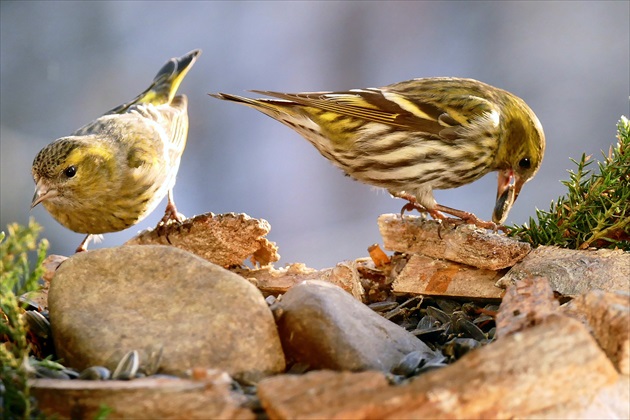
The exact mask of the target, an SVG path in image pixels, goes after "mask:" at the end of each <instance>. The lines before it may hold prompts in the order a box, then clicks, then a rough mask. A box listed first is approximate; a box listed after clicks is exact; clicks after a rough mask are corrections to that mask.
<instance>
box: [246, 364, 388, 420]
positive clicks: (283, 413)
mask: <svg viewBox="0 0 630 420" xmlns="http://www.w3.org/2000/svg"><path fill="white" fill-rule="evenodd" d="M388 386H389V383H388V381H387V379H386V378H385V376H384V375H383V373H382V372H375V371H368V372H359V373H351V372H333V371H329V370H319V371H313V372H309V373H307V374H305V375H278V376H274V377H272V378H266V379H263V380H262V381H261V382H260V383H259V384H258V397H259V398H260V402H261V404H262V406H263V407H264V408H265V411H266V413H267V414H268V415H269V417H270V418H272V419H295V418H300V419H333V418H335V417H337V416H336V414H337V413H338V411H339V410H340V409H342V410H343V407H344V406H345V405H346V404H348V401H362V402H363V404H369V399H368V398H365V397H366V396H370V395H372V394H373V393H374V392H375V391H377V390H378V389H382V388H387V387H388ZM309 396H314V397H315V398H309Z"/></svg>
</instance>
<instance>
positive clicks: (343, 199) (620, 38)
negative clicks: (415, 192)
mask: <svg viewBox="0 0 630 420" xmlns="http://www.w3.org/2000/svg"><path fill="white" fill-rule="evenodd" d="M0 12H1V13H0V18H1V24H0V41H1V51H0V64H1V96H0V98H1V133H0V136H1V154H2V157H1V187H2V188H1V190H0V194H1V195H0V223H1V226H2V228H4V226H5V225H6V224H7V223H9V222H15V221H17V222H21V223H26V222H27V221H28V218H29V204H30V200H31V198H32V194H33V188H34V184H33V181H32V179H31V174H30V168H31V163H32V160H33V158H34V156H35V155H36V153H37V152H38V151H39V150H40V149H41V148H42V147H43V146H44V145H46V144H47V143H49V142H50V141H52V140H54V139H56V138H58V137H61V136H63V135H67V134H69V133H70V132H72V131H73V130H74V129H76V128H78V127H79V126H81V125H83V124H84V123H86V122H88V121H90V120H92V119H93V118H95V117H97V116H99V115H100V114H101V113H103V112H105V111H107V110H108V109H110V108H112V107H114V106H115V105H118V104H119V103H121V102H123V101H127V100H129V99H131V98H133V97H134V96H135V95H136V94H138V93H139V92H140V91H142V90H143V89H145V88H146V86H147V85H148V84H149V83H150V81H151V80H152V78H153V76H154V74H155V73H156V72H157V70H158V69H159V68H160V66H161V65H162V64H163V63H164V62H165V61H166V60H167V59H169V58H170V57H173V56H179V55H182V54H184V53H186V52H188V51H189V50H191V49H194V48H201V49H203V55H202V56H201V57H200V60H199V61H198V62H197V64H196V65H195V67H194V68H193V69H192V71H191V72H190V73H189V75H188V76H187V78H186V79H185V80H184V83H183V84H182V86H181V87H180V92H182V93H186V94H187V95H188V96H189V100H190V104H189V114H190V120H191V127H190V133H189V142H188V148H187V150H186V152H185V153H184V156H183V159H182V166H181V168H180V171H179V177H178V183H177V185H176V187H175V199H176V203H177V206H178V208H179V210H180V211H181V212H183V213H184V214H186V215H187V216H191V215H194V214H199V213H204V212H209V211H212V212H214V213H224V212H237V213H240V212H244V213H247V214H249V215H250V216H252V217H257V218H264V219H267V220H268V221H269V222H270V223H271V226H272V231H271V234H270V235H269V238H270V239H271V240H273V241H276V242H277V243H278V245H279V247H280V253H281V254H282V257H283V258H282V260H281V261H280V263H281V264H282V263H290V262H298V261H299V262H304V263H306V264H308V265H309V266H312V267H315V268H322V267H326V266H331V265H334V264H335V263H336V262H338V261H341V260H344V259H352V258H357V257H361V256H365V255H366V254H367V253H366V248H367V247H368V246H369V245H371V244H372V243H375V242H380V236H379V233H378V229H377V226H376V218H377V217H378V215H380V214H382V213H389V212H398V211H399V210H400V207H401V206H402V204H403V202H402V201H401V200H396V199H392V198H390V197H389V196H388V195H387V194H386V193H384V192H382V191H378V190H375V189H374V188H371V187H369V186H366V185H362V184H359V183H357V182H354V181H352V180H350V179H349V178H347V177H344V176H343V175H342V173H341V171H339V170H338V169H336V168H334V167H333V166H332V165H331V164H329V163H328V162H327V161H326V160H325V159H324V158H322V157H321V156H320V155H319V154H318V153H317V152H316V150H315V149H314V148H312V146H311V145H310V144H308V143H307V142H306V141H305V140H303V139H302V138H301V137H300V136H299V135H298V134H296V133H294V132H293V131H292V130H290V129H289V128H287V127H285V126H283V125H281V124H280V123H277V122H275V121H273V120H272V119H270V118H268V117H266V116H264V115H262V114H259V113H257V112H256V111H254V110H251V109H248V108H246V107H243V106H238V105H236V104H230V103H226V102H220V101H218V100H216V99H213V98H210V97H209V96H207V95H206V93H207V92H217V91H223V92H231V93H243V92H244V91H245V90H247V89H267V90H279V91H288V92H294V91H308V90H341V89H349V88H360V87H373V86H383V85H387V84H390V83H394V82H398V81H402V80H406V79H410V78H414V77H426V76H462V77H472V78H476V79H479V80H482V81H484V82H487V83H490V84H492V85H495V86H498V87H502V88H504V89H507V90H509V91H511V92H513V93H515V94H517V95H519V96H521V97H522V98H524V99H525V100H526V101H527V103H528V104H529V105H530V106H531V107H532V108H533V109H534V111H535V112H536V113H537V115H538V117H539V118H540V120H541V122H542V124H543V126H544V128H545V132H546V136H547V153H546V155H545V160H544V162H543V165H542V168H541V170H540V172H539V173H538V175H537V177H536V178H535V179H534V180H533V181H531V182H530V183H529V184H528V185H526V187H525V188H524V190H523V192H522V194H521V196H520V198H519V200H518V201H517V202H516V205H515V207H514V208H513V209H512V212H511V214H510V217H509V219H508V223H514V222H516V223H523V222H526V221H527V220H528V218H529V217H530V216H533V215H534V214H535V209H536V208H543V209H548V207H549V203H550V201H551V200H552V199H556V198H557V197H558V196H559V195H561V194H562V193H563V191H564V189H563V187H562V185H561V184H560V182H559V180H560V179H566V178H567V173H566V170H567V169H570V168H573V166H572V164H571V163H570V161H569V157H574V158H579V156H580V155H581V154H582V153H583V152H586V153H589V154H593V155H595V156H596V157H600V156H601V155H600V153H599V152H600V150H601V149H605V150H608V148H609V146H610V145H611V144H612V143H613V142H614V141H615V138H614V135H615V124H616V122H617V121H618V119H619V117H620V115H622V114H625V115H627V114H628V112H629V110H628V95H629V91H630V87H629V83H630V82H629V73H630V69H629V49H630V46H629V43H630V42H629V38H630V24H629V21H630V13H629V2H627V1H612V2H606V1H594V2H568V1H560V2H542V1H535V2H534V1H532V2H459V1H458V2H365V3H361V2H197V1H195V2H172V3H170V2H130V1H124V2H122V1H118V2H54V1H48V2H35V1H29V2H9V1H2V2H0ZM495 188H496V175H495V174H492V175H488V176H486V177H485V178H483V179H482V180H480V181H477V182H476V183H474V184H471V185H468V186H464V187H462V188H459V189H456V190H448V191H438V192H437V194H436V197H437V199H438V202H441V203H443V204H445V205H448V206H451V207H456V208H462V209H466V210H470V211H473V212H474V213H476V214H477V215H479V216H481V217H483V218H489V217H490V214H491V212H492V207H493V204H494V196H495V191H496V189H495ZM162 210H163V205H161V206H160V209H159V210H156V211H155V212H154V213H153V214H152V215H151V216H150V217H149V218H147V219H145V220H144V221H143V222H141V223H140V224H139V225H137V226H134V227H132V228H130V229H128V230H126V231H124V232H121V233H115V234H108V235H105V239H104V242H103V243H101V244H98V245H96V246H94V245H93V246H92V248H96V247H103V246H107V247H111V246H116V245H119V244H122V243H123V242H124V241H125V240H126V239H128V238H130V237H131V236H133V235H134V234H135V233H136V232H138V231H139V230H141V229H145V228H147V227H152V226H154V225H155V224H156V223H157V221H158V220H159V218H160V217H161V216H162ZM32 215H33V216H34V217H35V219H36V220H37V221H38V222H40V223H41V224H43V226H44V228H45V232H44V235H45V236H46V237H47V238H49V240H50V241H51V244H52V248H51V252H53V253H58V254H64V255H69V254H70V253H72V252H73V250H74V249H75V247H76V246H77V245H78V243H79V242H80V241H81V239H82V235H79V234H75V233H73V232H70V231H68V230H66V229H65V228H63V227H61V226H60V225H59V224H58V223H57V222H55V221H54V219H52V217H51V216H50V215H49V214H48V213H47V212H46V211H45V210H44V209H43V207H41V206H40V207H39V208H37V209H35V210H34V211H33V212H32Z"/></svg>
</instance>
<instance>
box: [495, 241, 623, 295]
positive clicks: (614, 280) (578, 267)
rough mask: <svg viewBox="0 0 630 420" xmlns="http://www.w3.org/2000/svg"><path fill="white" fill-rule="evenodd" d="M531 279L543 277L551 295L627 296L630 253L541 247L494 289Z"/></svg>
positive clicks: (513, 269)
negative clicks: (614, 293) (620, 293)
mask: <svg viewBox="0 0 630 420" xmlns="http://www.w3.org/2000/svg"><path fill="white" fill-rule="evenodd" d="M532 275H535V276H544V277H546V278H547V279H549V284H550V285H551V288H552V289H553V290H554V291H557V292H559V293H561V294H562V295H567V296H579V295H582V294H584V293H587V292H588V291H590V290H594V289H600V290H606V291H614V290H621V291H624V292H626V293H629V292H630V282H629V281H628V279H630V253H628V252H624V251H621V250H608V249H600V250H597V251H576V250H572V249H564V248H557V247H551V246H541V247H538V248H536V249H534V250H533V251H532V252H530V253H529V255H527V257H526V258H525V259H524V260H523V261H521V262H520V263H518V264H517V265H515V266H514V267H513V268H512V269H511V270H510V271H509V272H508V273H507V274H506V275H505V277H503V278H502V279H501V280H499V282H498V283H497V285H498V286H500V287H503V288H507V287H508V286H509V285H510V284H514V283H515V282H517V281H519V280H522V279H524V278H527V277H530V276H532Z"/></svg>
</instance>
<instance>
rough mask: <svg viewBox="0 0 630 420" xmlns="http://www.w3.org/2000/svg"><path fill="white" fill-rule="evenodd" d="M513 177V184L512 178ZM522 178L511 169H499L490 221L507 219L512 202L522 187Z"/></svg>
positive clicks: (501, 221)
mask: <svg viewBox="0 0 630 420" xmlns="http://www.w3.org/2000/svg"><path fill="white" fill-rule="evenodd" d="M513 179H514V184H512V180H513ZM523 184H525V182H523V180H522V178H521V177H520V176H519V175H518V174H515V173H514V171H513V170H512V169H503V170H501V171H499V184H498V186H497V201H496V203H495V204H494V211H493V212H492V221H493V222H494V223H497V224H502V223H503V222H505V219H507V215H508V213H509V212H510V209H511V208H512V204H514V202H515V201H516V197H518V194H519V193H520V192H521V188H523Z"/></svg>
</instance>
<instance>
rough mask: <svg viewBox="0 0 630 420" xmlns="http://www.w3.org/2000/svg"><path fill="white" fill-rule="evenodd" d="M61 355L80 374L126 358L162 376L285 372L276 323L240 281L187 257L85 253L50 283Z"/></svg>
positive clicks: (129, 249) (167, 250) (143, 251)
mask: <svg viewBox="0 0 630 420" xmlns="http://www.w3.org/2000/svg"><path fill="white" fill-rule="evenodd" d="M49 307H50V319H51V326H52V331H53V338H54V342H55V347H56V349H57V355H58V356H59V357H60V358H61V359H62V360H63V361H64V364H66V365H68V366H70V367H73V368H75V369H78V370H82V369H84V368H86V367H88V366H93V365H101V366H105V367H107V368H109V369H110V370H111V371H113V370H114V369H115V368H116V365H117V364H118V362H119V361H120V359H121V358H122V357H123V355H124V354H126V353H127V352H129V351H132V350H136V351H138V352H139V355H140V364H141V368H145V369H146V368H147V366H146V364H149V363H153V362H154V361H155V356H154V355H155V354H159V351H160V350H161V351H162V359H161V363H160V365H159V367H160V369H159V372H163V373H170V374H175V375H181V374H182V373H183V372H185V371H186V370H188V369H191V368H194V367H203V368H217V369H222V370H225V371H227V372H228V373H229V374H230V375H232V376H235V377H236V378H239V379H245V380H258V379H260V378H262V377H264V376H266V375H269V374H272V373H277V372H281V371H283V370H284V367H285V363H284V356H283V353H282V349H281V346H280V341H279V339H278V335H277V331H276V326H275V324H274V320H273V316H272V314H271V311H270V310H269V308H268V306H267V303H266V302H265V300H264V298H263V296H262V294H261V293H260V292H259V291H258V290H257V289H256V288H255V287H254V286H253V285H251V284H250V283H249V282H247V281H246V280H244V279H243V278H242V277H240V276H238V275H236V274H234V273H232V272H230V271H227V270H225V269H223V268H221V267H219V266H217V265H215V264H212V263H209V262H207V261H205V260H203V259H201V258H199V257H197V256H195V255H193V254H191V253H189V252H185V251H182V250H180V249H177V248H173V247H169V246H159V245H142V246H140V245H125V246H122V247H118V248H108V249H98V250H94V251H89V252H86V253H79V254H76V255H74V256H72V257H71V258H69V259H68V260H66V261H64V262H63V263H62V264H61V266H60V267H59V269H58V270H57V271H56V273H55V276H54V278H53V280H52V282H51V287H50V292H49Z"/></svg>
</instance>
